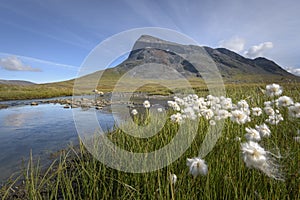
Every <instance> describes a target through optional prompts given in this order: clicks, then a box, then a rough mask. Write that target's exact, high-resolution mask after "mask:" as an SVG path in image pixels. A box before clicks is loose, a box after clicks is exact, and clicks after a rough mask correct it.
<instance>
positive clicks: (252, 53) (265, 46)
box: [244, 42, 273, 58]
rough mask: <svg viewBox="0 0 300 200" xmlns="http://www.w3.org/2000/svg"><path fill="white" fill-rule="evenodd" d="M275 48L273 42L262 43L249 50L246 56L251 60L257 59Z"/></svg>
mask: <svg viewBox="0 0 300 200" xmlns="http://www.w3.org/2000/svg"><path fill="white" fill-rule="evenodd" d="M272 48H273V43H272V42H263V43H260V44H259V45H254V46H252V47H250V48H249V49H248V51H246V52H245V53H244V54H245V55H246V56H248V57H250V58H256V57H260V56H263V54H264V53H265V52H266V51H267V50H269V49H272Z"/></svg>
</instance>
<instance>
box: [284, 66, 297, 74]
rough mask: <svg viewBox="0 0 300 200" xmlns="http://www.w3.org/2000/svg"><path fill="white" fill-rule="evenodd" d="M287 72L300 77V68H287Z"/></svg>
mask: <svg viewBox="0 0 300 200" xmlns="http://www.w3.org/2000/svg"><path fill="white" fill-rule="evenodd" d="M285 70H286V71H288V72H290V73H291V74H294V75H296V76H300V68H293V67H287V68H285Z"/></svg>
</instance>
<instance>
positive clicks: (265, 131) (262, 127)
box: [255, 124, 271, 137]
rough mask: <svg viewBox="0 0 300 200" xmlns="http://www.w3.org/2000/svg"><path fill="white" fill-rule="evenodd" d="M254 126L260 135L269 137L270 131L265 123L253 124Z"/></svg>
mask: <svg viewBox="0 0 300 200" xmlns="http://www.w3.org/2000/svg"><path fill="white" fill-rule="evenodd" d="M255 128H256V130H257V131H258V132H259V134H260V137H269V136H270V135H271V131H270V129H269V127H268V126H267V125H266V124H262V125H260V126H258V125H255Z"/></svg>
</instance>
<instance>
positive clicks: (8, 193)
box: [0, 83, 300, 199]
mask: <svg viewBox="0 0 300 200" xmlns="http://www.w3.org/2000/svg"><path fill="white" fill-rule="evenodd" d="M282 86H283V95H286V96H290V97H292V98H293V100H294V102H299V101H300V85H299V84H293V83H286V84H282ZM264 87H265V86H262V85H260V84H258V85H257V84H253V85H250V84H245V85H229V86H227V87H226V89H227V97H230V98H231V99H232V101H233V103H237V102H238V101H240V100H242V99H245V100H246V101H247V103H248V104H249V106H250V108H253V107H260V108H264V102H265V101H267V100H272V99H275V97H274V98H270V97H266V96H265V95H264V94H263V92H262V91H261V90H260V88H264ZM199 92H201V93H199V96H206V95H207V92H205V91H199ZM278 109H279V110H280V113H281V114H282V116H283V118H284V120H283V121H281V122H280V123H279V124H278V125H269V124H268V125H269V128H270V130H271V136H270V137H268V138H262V140H261V141H260V142H259V144H260V145H261V146H262V147H263V148H265V149H266V151H268V152H270V153H273V154H276V155H277V156H278V155H280V157H278V158H275V157H273V158H274V159H276V165H272V167H274V168H275V169H274V171H273V172H272V173H276V174H275V175H278V177H281V176H279V175H282V176H283V177H284V180H276V179H274V178H272V177H270V176H268V174H266V173H264V171H262V170H259V169H258V168H255V167H252V168H249V167H247V166H246V164H245V162H244V160H243V157H242V151H241V143H244V142H246V141H247V139H246V138H245V136H244V135H245V133H246V131H245V128H246V127H254V126H255V125H257V124H261V123H262V122H264V121H265V119H266V118H267V117H268V116H267V115H266V114H262V115H261V116H259V117H254V116H252V115H251V121H250V122H247V123H245V124H241V125H240V124H237V123H234V122H233V121H232V120H231V119H230V118H227V119H225V125H224V128H223V130H222V135H221V137H220V138H219V140H218V141H217V143H216V145H215V146H214V148H213V150H212V151H211V152H209V154H208V155H207V156H205V157H204V158H203V159H204V160H205V161H206V163H207V166H208V173H207V174H206V175H204V176H201V175H199V176H197V177H193V176H192V175H191V174H190V173H189V167H188V166H187V165H186V162H187V158H193V157H197V156H198V154H199V149H200V146H201V144H202V142H203V140H204V138H205V135H206V132H207V130H208V128H209V124H210V123H209V121H208V120H206V119H205V118H203V117H201V118H199V121H198V124H197V125H198V128H197V130H196V132H195V138H193V141H192V143H191V145H190V147H189V148H188V149H187V151H186V152H185V153H184V154H183V155H182V156H181V157H180V158H179V159H177V160H176V161H175V162H173V163H172V164H170V165H169V166H166V167H164V168H162V169H159V170H157V171H154V172H149V173H126V172H122V171H119V170H116V169H112V168H110V167H107V166H106V165H104V164H102V163H101V162H99V161H98V160H97V159H95V158H94V157H93V156H92V155H91V154H90V153H89V152H88V151H87V150H86V148H85V147H84V145H82V143H80V146H79V147H70V149H68V150H64V151H62V153H61V154H60V155H59V156H58V158H57V159H56V160H55V161H54V162H53V164H52V165H51V166H50V167H49V168H48V169H46V170H42V169H41V164H40V163H38V162H34V161H33V160H30V161H29V162H28V164H27V165H26V167H25V168H24V172H23V173H22V175H21V176H19V179H17V178H16V177H14V178H13V179H12V180H11V181H9V182H8V183H7V185H6V186H4V187H3V188H2V189H1V192H0V194H1V196H2V198H3V199H14V198H15V199H17V198H19V199H300V151H299V147H300V142H299V140H298V141H297V140H296V139H295V137H296V136H297V135H298V134H299V127H300V126H299V125H300V120H299V118H292V117H289V114H288V112H287V108H283V107H280V108H278ZM174 113H176V111H173V110H169V111H168V116H170V115H172V114H174ZM145 116H146V117H145ZM134 120H135V123H136V124H139V125H141V126H144V125H145V124H147V120H151V122H153V123H154V124H156V125H157V126H159V125H161V123H162V122H161V120H159V118H158V117H157V116H156V115H147V112H146V114H144V115H136V116H135V117H134ZM192 122H193V121H192V120H189V119H187V120H186V121H185V122H184V124H187V127H189V126H188V124H189V123H192ZM156 125H154V126H153V127H152V129H151V130H155V129H156V128H157V127H156ZM125 126H129V127H127V128H131V130H134V129H135V128H136V126H135V125H134V124H130V123H129V124H125ZM131 126H132V127H131ZM179 126H180V124H178V123H174V122H172V121H171V120H170V118H169V117H168V120H167V121H166V123H165V124H164V125H163V128H162V129H161V130H160V131H158V132H157V134H155V135H154V136H152V137H150V138H148V139H141V138H137V137H133V136H130V135H128V134H127V133H126V132H124V131H122V130H120V129H116V130H115V131H113V132H110V133H107V137H108V138H109V140H110V141H112V142H113V143H114V144H117V145H118V146H119V147H120V148H122V149H126V150H127V151H131V152H150V151H154V150H158V149H160V148H161V147H164V146H165V145H167V144H168V143H169V142H170V141H171V140H172V138H174V137H175V135H176V134H177V131H178V128H179ZM191 131H192V130H191V128H185V129H184V133H183V134H186V136H187V138H191V137H189V136H190V135H192V133H191ZM193 133H194V132H193ZM298 136H300V135H298ZM237 137H239V138H241V141H240V140H237ZM279 152H280V154H279ZM142 165H143V163H141V166H142ZM171 174H176V176H177V181H176V183H175V184H174V183H172V181H171V180H170V175H171ZM18 180H23V182H21V183H20V182H18ZM17 182H18V184H16V183H17ZM16 185H17V186H18V188H16Z"/></svg>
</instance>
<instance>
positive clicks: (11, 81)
mask: <svg viewBox="0 0 300 200" xmlns="http://www.w3.org/2000/svg"><path fill="white" fill-rule="evenodd" d="M0 84H6V85H23V86H27V85H35V83H33V82H30V81H22V80H3V79H0Z"/></svg>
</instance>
